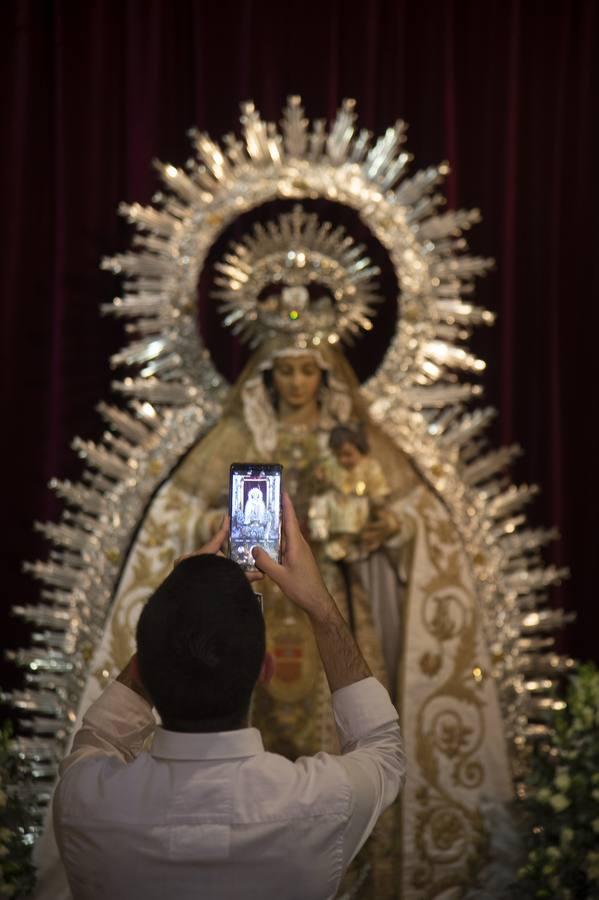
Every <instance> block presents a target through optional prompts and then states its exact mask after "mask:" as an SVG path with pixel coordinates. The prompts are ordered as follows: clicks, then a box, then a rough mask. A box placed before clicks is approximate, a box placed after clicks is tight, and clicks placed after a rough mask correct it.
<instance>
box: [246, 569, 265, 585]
mask: <svg viewBox="0 0 599 900" xmlns="http://www.w3.org/2000/svg"><path fill="white" fill-rule="evenodd" d="M245 577H246V578H247V580H248V581H249V583H250V584H253V583H254V581H262V579H263V578H264V573H263V572H253V571H252V570H251V569H247V570H246V573H245Z"/></svg>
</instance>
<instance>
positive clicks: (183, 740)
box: [150, 728, 264, 759]
mask: <svg viewBox="0 0 599 900" xmlns="http://www.w3.org/2000/svg"><path fill="white" fill-rule="evenodd" d="M150 752H151V754H152V756H158V757H160V758H162V759H235V758H239V757H243V756H256V754H258V753H264V744H263V743H262V736H261V734H260V732H259V731H258V729H257V728H239V729H237V730H236V731H211V732H201V733H199V732H193V733H187V732H183V731H167V730H166V728H157V729H156V732H155V735H154V742H153V744H152V749H151V751H150Z"/></svg>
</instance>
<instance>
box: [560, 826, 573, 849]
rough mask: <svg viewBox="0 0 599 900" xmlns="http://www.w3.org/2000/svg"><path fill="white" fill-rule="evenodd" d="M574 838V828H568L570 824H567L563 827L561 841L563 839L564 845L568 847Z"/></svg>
mask: <svg viewBox="0 0 599 900" xmlns="http://www.w3.org/2000/svg"><path fill="white" fill-rule="evenodd" d="M573 840H574V829H573V828H568V826H566V827H565V828H562V830H561V832H560V841H561V844H562V846H564V847H567V846H568V844H570V843H572V841H573Z"/></svg>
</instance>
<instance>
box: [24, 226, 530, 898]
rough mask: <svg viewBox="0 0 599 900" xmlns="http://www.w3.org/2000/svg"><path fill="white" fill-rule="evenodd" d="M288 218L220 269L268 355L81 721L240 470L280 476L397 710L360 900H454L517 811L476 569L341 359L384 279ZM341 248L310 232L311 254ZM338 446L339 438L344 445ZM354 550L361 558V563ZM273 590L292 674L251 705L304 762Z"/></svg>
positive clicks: (197, 479) (310, 723)
mask: <svg viewBox="0 0 599 900" xmlns="http://www.w3.org/2000/svg"><path fill="white" fill-rule="evenodd" d="M292 215H293V216H295V220H296V226H297V227H296V229H295V235H296V243H295V244H294V243H287V244H286V245H285V246H284V249H283V250H279V251H277V252H274V251H273V246H272V244H273V241H272V240H270V241H268V240H266V239H265V237H264V236H265V235H266V232H265V231H264V230H262V231H257V232H256V235H255V236H254V238H253V239H252V240H251V241H248V242H247V243H245V244H241V245H237V246H236V247H235V248H233V249H232V251H231V253H230V254H229V256H228V257H227V260H226V262H225V263H222V264H219V265H217V269H218V270H219V272H220V275H219V278H218V279H217V284H218V286H219V288H220V291H219V296H220V299H221V302H222V307H223V311H224V314H225V321H226V322H227V324H229V325H233V326H234V327H236V328H237V330H238V331H239V332H241V334H242V336H243V337H246V338H247V339H249V341H250V343H251V345H252V346H253V347H254V352H253V355H252V356H251V358H250V360H249V362H248V364H247V366H246V368H245V370H244V371H243V372H242V374H241V375H240V377H239V379H238V380H237V382H236V383H235V385H233V387H232V388H231V389H230V392H229V395H228V397H227V399H226V403H225V406H224V409H223V414H222V416H221V418H220V420H219V421H218V422H217V423H216V424H215V425H214V426H213V427H212V428H211V430H209V431H208V432H207V433H206V434H204V435H203V436H202V437H201V438H200V439H199V440H197V441H196V443H195V444H193V445H192V446H191V448H190V449H189V451H188V452H187V453H186V455H185V457H184V458H183V459H182V461H181V462H180V463H179V464H178V465H177V466H176V467H175V469H174V470H173V472H172V473H171V475H170V476H169V477H168V479H167V480H166V481H165V482H163V484H162V486H161V487H160V489H159V490H158V491H157V492H156V494H155V496H154V498H153V500H152V501H151V503H150V504H149V505H148V507H147V509H146V512H145V515H144V517H143V520H142V521H141V524H140V527H139V529H138V530H137V533H136V536H135V539H134V540H133V542H132V544H131V546H130V549H129V552H128V555H127V558H126V560H125V563H124V566H123V568H122V574H121V577H120V581H119V584H118V587H117V590H116V594H115V597H114V601H113V603H112V606H111V612H110V615H109V618H108V621H107V626H106V628H105V631H104V636H103V639H102V641H101V643H100V646H99V647H98V648H97V650H96V652H95V656H94V658H93V661H92V665H91V674H90V676H89V678H88V681H87V684H86V687H85V691H84V695H83V698H82V702H81V709H82V710H85V709H86V708H87V706H88V705H89V703H90V702H92V701H93V700H94V699H95V698H96V697H97V696H98V694H99V692H100V691H101V689H102V688H103V686H104V685H105V684H106V683H107V681H108V680H109V679H111V678H112V677H114V675H116V674H117V673H118V671H119V670H120V669H121V668H122V667H123V666H124V665H125V664H126V662H127V660H128V659H129V657H130V655H131V653H132V652H133V650H134V643H133V641H134V631H135V626H136V622H137V619H138V616H139V613H140V610H141V609H142V607H143V604H144V603H145V601H146V600H147V598H148V597H149V596H150V594H151V593H152V591H153V589H154V588H155V587H156V586H157V585H158V584H159V583H160V581H161V580H162V579H163V578H164V577H165V575H166V574H167V573H168V571H169V570H170V568H171V566H172V564H173V560H174V559H175V558H176V557H177V556H180V555H181V554H183V553H185V552H189V551H191V550H193V549H194V548H195V547H197V546H198V544H199V543H201V542H202V541H204V540H205V539H206V538H207V537H208V536H209V535H210V534H211V533H212V532H213V531H214V530H215V529H216V528H217V527H218V525H219V523H220V521H221V520H222V517H223V514H224V513H225V511H226V508H227V487H228V470H229V466H230V464H231V463H233V462H240V463H243V462H252V463H255V462H265V463H267V462H268V463H271V462H276V463H282V464H283V466H284V478H285V486H286V489H287V490H288V491H289V493H290V495H291V497H292V499H293V501H294V503H295V505H296V508H297V510H298V513H299V517H300V521H301V523H302V527H303V529H304V531H305V533H306V535H307V536H308V537H309V538H310V539H311V541H312V545H313V547H314V550H315V552H316V553H317V555H318V557H319V560H320V563H321V566H322V569H323V573H324V575H325V578H326V581H327V584H328V586H329V589H330V590H331V593H332V594H333V596H334V597H335V599H336V601H337V603H338V605H339V607H340V609H341V611H342V612H343V614H344V615H345V616H346V618H347V619H348V622H349V623H350V626H351V627H352V628H353V630H354V632H355V634H356V637H357V640H358V642H359V644H360V647H361V648H362V651H363V653H364V655H365V657H366V659H367V660H368V662H369V664H370V666H371V669H372V671H373V673H374V674H376V676H377V677H378V678H380V680H381V681H383V683H385V684H386V686H387V687H388V689H389V691H390V693H391V694H392V696H393V697H394V700H395V702H396V705H397V708H398V710H399V714H400V720H401V727H402V732H403V737H404V742H405V747H406V753H407V759H408V769H409V777H408V782H407V785H406V788H405V790H404V792H403V795H402V797H401V800H400V803H399V805H398V806H397V807H396V808H394V809H392V810H390V811H389V812H388V814H387V816H386V818H384V819H383V820H382V821H381V823H380V824H379V827H378V828H377V830H376V831H375V833H374V835H373V837H372V839H371V841H370V842H369V845H367V846H366V847H365V848H364V850H363V851H362V854H361V856H359V857H358V859H357V861H356V864H355V866H354V869H353V871H351V872H350V873H349V876H348V881H347V884H345V885H344V891H347V892H348V893H347V894H346V896H354V897H376V898H378V900H385V898H396V897H401V898H403V900H409V898H425V897H426V898H429V897H430V898H434V897H439V898H441V897H443V898H456V897H460V896H463V895H464V894H465V893H466V891H467V889H468V888H469V886H470V885H471V883H472V872H473V871H474V869H475V868H476V867H477V866H478V867H481V866H483V865H484V864H485V863H486V862H487V861H488V858H489V854H490V847H491V836H490V833H489V830H490V826H489V819H488V815H487V810H488V806H489V803H493V804H495V805H499V806H501V805H502V804H506V803H509V801H510V800H511V797H512V777H511V772H510V764H509V760H508V753H507V749H506V740H505V735H504V727H503V721H502V715H501V711H500V706H499V702H498V697H497V691H496V687H495V683H494V680H493V678H492V677H490V674H489V673H490V672H491V659H490V653H489V648H488V646H487V640H486V638H485V633H484V630H483V621H482V616H481V605H480V602H479V597H478V593H477V586H476V584H475V580H474V576H473V573H472V565H471V562H470V560H469V557H468V552H467V547H466V546H465V543H464V541H463V539H462V537H461V535H460V532H459V529H458V527H457V525H456V523H455V522H454V521H453V520H452V516H451V513H450V511H449V509H448V508H447V507H446V505H445V504H444V502H443V500H442V499H441V497H440V496H439V494H438V493H437V492H436V490H434V489H433V487H431V485H430V484H429V483H428V482H427V480H426V479H425V477H424V476H423V475H422V474H421V473H420V472H419V470H418V467H417V465H416V464H415V461H414V460H413V459H412V458H411V456H410V453H409V452H407V451H406V450H405V449H404V448H403V447H402V446H401V445H400V443H399V442H398V441H397V440H394V439H393V438H392V437H391V436H389V434H387V433H386V432H385V431H384V430H383V429H382V428H381V427H380V425H378V424H375V422H373V421H372V420H371V418H370V415H369V412H368V410H369V403H368V402H367V398H366V397H365V395H364V393H363V391H362V389H361V387H360V384H359V382H358V380H357V378H356V376H355V374H354V372H353V370H352V368H351V366H350V365H349V363H348V361H347V359H346V357H345V355H344V353H343V351H342V349H340V343H341V342H342V341H343V339H344V338H346V337H348V336H356V335H357V334H358V333H359V331H360V329H361V328H366V329H368V328H370V327H371V318H372V315H373V312H374V308H375V299H376V296H375V286H374V283H373V281H372V277H373V269H372V267H370V268H369V261H368V260H367V259H366V258H365V257H362V258H360V251H359V249H357V248H355V246H354V245H353V243H352V241H351V239H350V238H349V237H344V238H343V240H340V241H338V242H337V243H336V244H335V246H341V245H343V253H340V254H335V253H334V252H332V251H330V250H329V251H327V250H326V248H327V247H329V248H330V246H331V245H330V242H329V243H326V242H324V241H323V245H324V246H319V245H318V241H316V243H314V242H312V244H311V245H310V246H306V243H305V242H304V241H303V240H302V233H303V229H304V226H305V223H306V222H307V220H308V218H309V217H307V216H305V214H304V213H303V212H302V211H301V210H298V209H296V210H295V211H294V213H293V214H292ZM284 218H285V217H281V219H280V220H279V221H278V222H273V223H269V227H268V229H267V231H268V233H269V234H270V237H271V238H272V237H273V235H277V234H278V235H279V236H281V235H282V234H285V233H286V234H287V236H289V234H290V232H289V229H287V231H285V222H284V221H283V219H284ZM312 218H313V217H312ZM298 223H299V224H298ZM304 230H305V229H304ZM329 231H330V226H327V227H326V228H324V226H321V228H320V229H318V228H312V229H311V233H312V234H315V235H318V234H324V233H327V234H328V232H329ZM261 236H262V237H261ZM284 243H285V242H284V241H279V246H282V245H283V244H284ZM364 272H366V273H368V274H367V275H366V277H361V276H360V273H364ZM244 273H245V277H242V276H243V274H244ZM340 428H341V429H342V431H341V432H340ZM333 433H335V434H336V435H337V437H338V436H339V434H341V444H340V443H339V439H337V440H332V439H331V435H332V434H333ZM352 435H354V436H355V435H360V441H357V440H354V439H353V438H352ZM352 441H353V444H352ZM346 444H350V445H351V446H353V447H354V450H353V451H352V452H354V455H355V454H356V453H357V454H358V456H359V461H360V464H361V467H360V466H359V467H358V468H353V469H352V468H351V466H349V465H348V464H347V461H346V460H345V457H343V456H342V454H341V453H339V452H338V450H339V446H341V447H344V446H345V445H346ZM356 448H357V449H356ZM345 450H346V451H347V453H348V457H347V458H348V459H349V458H350V457H351V453H350V452H349V451H348V450H347V447H346V446H345ZM366 461H368V462H369V466H370V467H369V466H367V465H366ZM340 465H341V466H342V467H343V465H346V468H345V469H344V471H343V473H342V474H343V476H344V477H343V479H341V480H339V479H337V480H335V478H329V477H328V475H327V473H330V472H333V471H334V470H335V467H337V468H339V466H340ZM373 467H374V468H373ZM373 471H376V472H378V473H379V474H378V478H379V482H380V479H381V478H383V479H384V490H382V491H381V487H380V483H379V484H378V486H377V489H376V490H375V489H374V488H373V485H372V483H371V482H370V481H369V477H368V476H365V475H363V473H364V472H373ZM352 473H353V474H352ZM345 476H347V477H345ZM335 491H337V492H338V494H337V495H338V496H339V500H340V502H341V501H342V499H343V496H342V495H343V493H344V492H345V495H346V496H347V495H352V496H354V495H355V496H360V497H362V498H365V502H366V505H365V506H364V504H363V509H365V510H366V512H365V514H364V515H362V520H361V525H360V526H359V528H358V530H357V531H356V527H355V526H354V525H352V526H351V527H350V525H349V524H348V528H347V530H348V532H349V531H351V532H352V534H351V542H350V543H348V542H344V541H343V540H341V541H339V542H338V546H339V547H340V548H341V549H340V550H339V549H338V551H337V552H335V553H332V552H331V542H330V540H327V539H326V538H324V537H322V535H321V534H320V532H319V528H318V527H315V523H314V522H313V519H314V517H315V515H316V511H317V510H318V509H319V508H320V507H319V503H318V500H319V498H322V496H323V494H324V493H326V492H329V496H332V497H333V500H334V499H335V496H337V495H336V494H335ZM331 492H332V494H331ZM340 508H343V507H342V506H341V507H340ZM337 518H338V519H339V516H338V517H337ZM341 528H342V529H343V517H342V516H341ZM329 537H330V536H329ZM341 537H343V535H341ZM350 544H351V547H352V548H353V549H352V552H346V549H344V548H347V547H348V546H350ZM263 590H264V612H265V618H266V622H267V640H268V644H269V649H270V650H271V652H272V654H273V656H274V659H275V661H276V670H275V676H274V678H273V680H272V682H271V683H270V685H269V686H268V687H265V688H262V689H260V690H259V691H258V692H257V694H256V696H255V699H254V704H253V722H254V724H255V725H256V726H257V727H259V728H260V729H261V731H262V733H263V736H264V741H265V746H266V747H267V749H269V750H273V751H277V752H280V753H283V754H286V755H287V756H289V757H292V758H296V757H297V756H299V755H301V754H309V753H314V752H317V751H319V750H322V749H325V750H329V751H332V752H335V751H336V750H337V749H338V748H337V747H336V744H335V736H334V735H335V732H334V728H333V723H332V721H331V715H330V703H329V702H328V695H327V687H326V682H325V679H324V675H323V671H322V668H321V666H320V663H319V660H318V655H317V652H316V648H315V645H314V642H313V639H312V637H311V631H310V628H309V626H308V624H307V622H306V620H305V619H304V617H303V615H302V614H301V612H299V611H298V610H297V609H296V608H294V607H293V606H292V604H291V603H290V602H289V601H288V600H287V599H286V598H285V597H284V596H283V595H281V594H280V593H279V592H278V591H277V590H276V589H275V587H274V586H273V585H272V584H267V585H266V586H265V587H264V589H263ZM42 895H43V894H42ZM54 896H59V895H58V894H54ZM290 896H292V892H291V893H290Z"/></svg>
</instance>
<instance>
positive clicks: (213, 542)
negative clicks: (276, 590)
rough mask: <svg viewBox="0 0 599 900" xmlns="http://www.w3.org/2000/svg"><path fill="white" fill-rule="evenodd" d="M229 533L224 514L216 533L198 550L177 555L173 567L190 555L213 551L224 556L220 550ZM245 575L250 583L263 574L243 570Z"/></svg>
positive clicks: (259, 578) (226, 518)
mask: <svg viewBox="0 0 599 900" xmlns="http://www.w3.org/2000/svg"><path fill="white" fill-rule="evenodd" d="M228 535H229V516H228V515H226V516H225V518H224V519H223V521H222V525H221V526H220V528H219V529H218V531H217V532H216V534H215V535H214V536H213V537H211V538H210V540H209V541H207V542H206V543H205V544H204V546H203V547H200V549H199V550H194V552H193V553H186V554H185V555H184V556H179V557H177V559H176V560H175V562H174V563H173V568H175V566H178V565H179V563H180V562H182V561H183V560H184V559H189V558H190V556H200V555H202V554H206V553H215V554H216V555H217V556H224V555H225V554H224V553H223V551H222V548H223V547H224V545H225V543H226V541H227V537H228ZM245 577H246V578H247V580H248V581H249V582H250V584H252V583H253V582H254V581H260V580H261V579H262V578H263V577H264V576H263V574H262V572H247V571H246V572H245Z"/></svg>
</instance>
